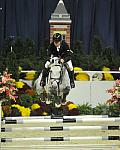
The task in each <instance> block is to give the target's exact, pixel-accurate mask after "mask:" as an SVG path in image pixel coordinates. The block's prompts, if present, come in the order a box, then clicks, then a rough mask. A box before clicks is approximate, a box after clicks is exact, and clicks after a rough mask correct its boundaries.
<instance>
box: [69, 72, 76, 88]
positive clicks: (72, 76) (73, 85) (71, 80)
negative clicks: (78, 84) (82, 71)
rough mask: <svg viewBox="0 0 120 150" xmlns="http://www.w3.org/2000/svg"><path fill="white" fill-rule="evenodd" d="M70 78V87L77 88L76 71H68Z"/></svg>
mask: <svg viewBox="0 0 120 150" xmlns="http://www.w3.org/2000/svg"><path fill="white" fill-rule="evenodd" d="M68 73H69V78H70V86H71V88H75V82H74V71H68Z"/></svg>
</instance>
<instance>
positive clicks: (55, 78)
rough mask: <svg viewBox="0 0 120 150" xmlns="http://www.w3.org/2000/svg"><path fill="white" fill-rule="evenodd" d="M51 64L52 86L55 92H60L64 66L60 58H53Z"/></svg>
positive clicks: (50, 77) (50, 76)
mask: <svg viewBox="0 0 120 150" xmlns="http://www.w3.org/2000/svg"><path fill="white" fill-rule="evenodd" d="M50 62H51V65H50V73H49V80H50V84H51V87H52V89H53V90H58V88H59V87H58V86H59V83H60V80H61V75H62V64H61V63H60V59H59V58H58V57H53V58H51V60H50Z"/></svg>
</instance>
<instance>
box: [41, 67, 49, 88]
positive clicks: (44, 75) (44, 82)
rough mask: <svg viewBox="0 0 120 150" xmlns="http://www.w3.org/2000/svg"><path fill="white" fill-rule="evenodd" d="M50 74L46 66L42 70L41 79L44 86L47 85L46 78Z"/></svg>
mask: <svg viewBox="0 0 120 150" xmlns="http://www.w3.org/2000/svg"><path fill="white" fill-rule="evenodd" d="M48 74H49V69H47V68H44V69H43V71H42V78H41V81H40V85H41V86H42V87H44V86H45V85H46V78H47V77H48Z"/></svg>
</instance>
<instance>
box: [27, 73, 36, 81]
mask: <svg viewBox="0 0 120 150" xmlns="http://www.w3.org/2000/svg"><path fill="white" fill-rule="evenodd" d="M34 77H35V71H30V72H27V73H26V77H25V79H26V80H33V79H34Z"/></svg>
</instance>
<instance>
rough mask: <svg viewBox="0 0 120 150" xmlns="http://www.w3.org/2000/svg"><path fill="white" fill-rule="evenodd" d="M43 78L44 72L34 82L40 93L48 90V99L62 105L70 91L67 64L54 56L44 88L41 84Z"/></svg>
mask: <svg viewBox="0 0 120 150" xmlns="http://www.w3.org/2000/svg"><path fill="white" fill-rule="evenodd" d="M41 78H42V73H41V74H40V75H39V77H38V79H37V80H36V81H35V83H34V86H35V88H36V91H37V94H38V95H41V94H42V93H43V92H44V91H46V93H47V95H48V101H49V102H51V103H53V104H54V105H60V104H61V103H62V102H65V101H66V96H67V95H68V94H69V91H70V79H69V75H68V71H67V69H66V67H65V65H64V64H61V63H60V59H59V58H58V57H53V58H51V60H50V66H49V75H48V78H47V79H46V86H45V87H44V88H43V87H42V86H40V81H41Z"/></svg>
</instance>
